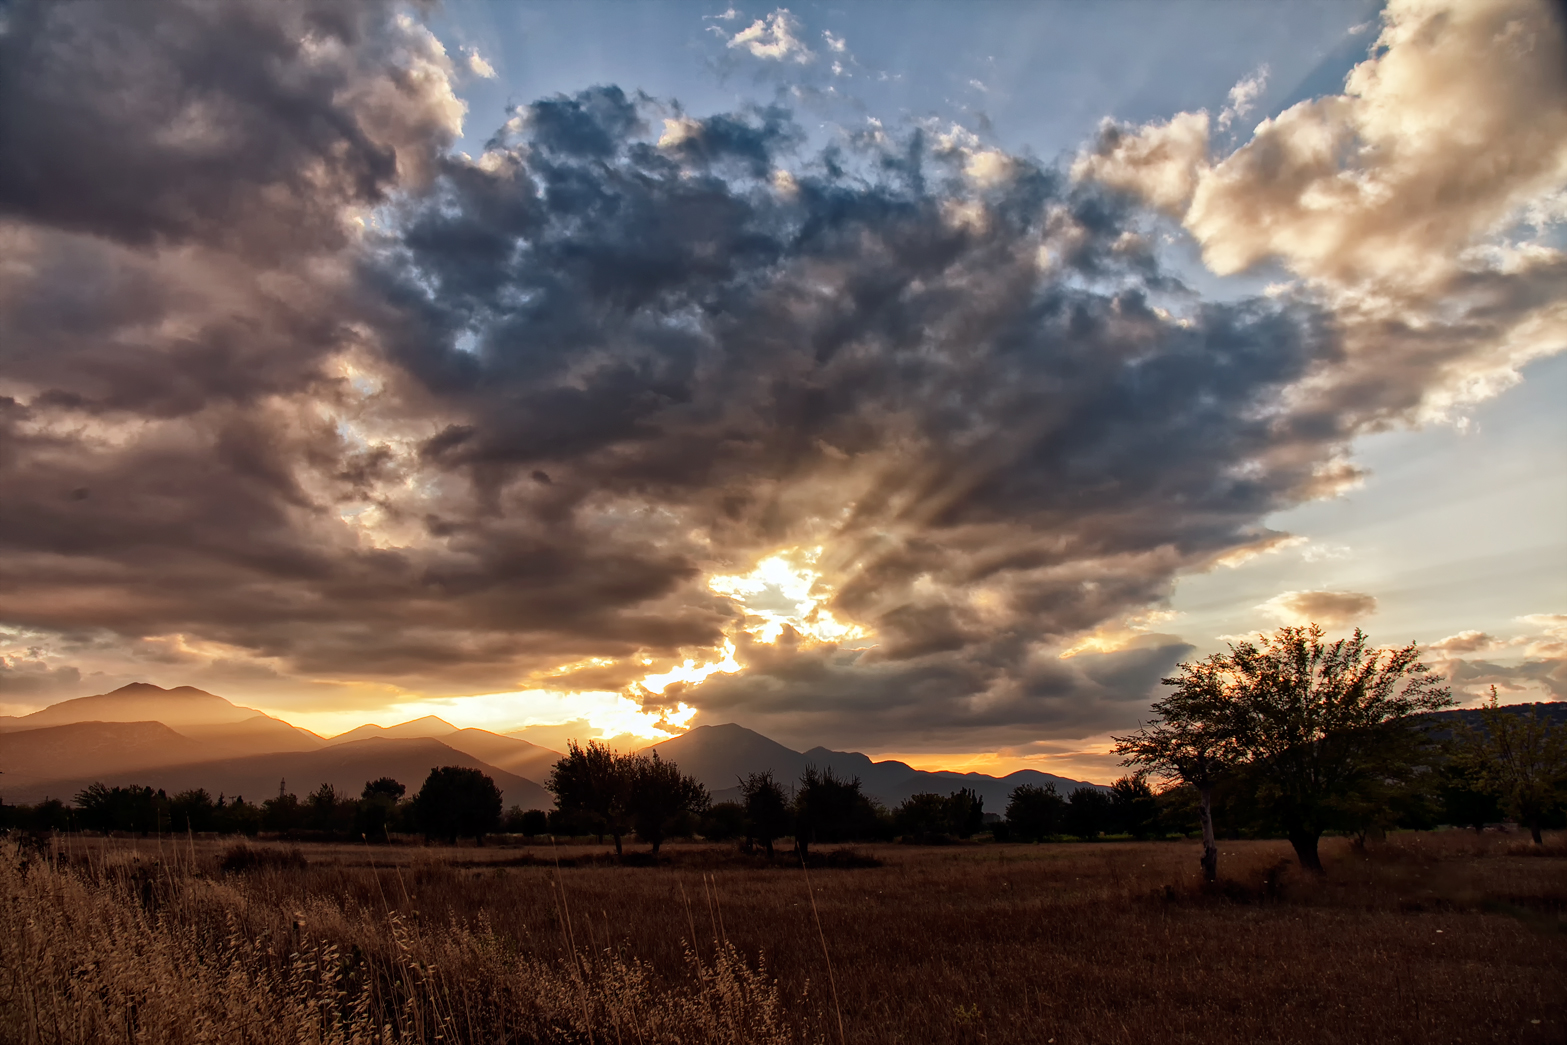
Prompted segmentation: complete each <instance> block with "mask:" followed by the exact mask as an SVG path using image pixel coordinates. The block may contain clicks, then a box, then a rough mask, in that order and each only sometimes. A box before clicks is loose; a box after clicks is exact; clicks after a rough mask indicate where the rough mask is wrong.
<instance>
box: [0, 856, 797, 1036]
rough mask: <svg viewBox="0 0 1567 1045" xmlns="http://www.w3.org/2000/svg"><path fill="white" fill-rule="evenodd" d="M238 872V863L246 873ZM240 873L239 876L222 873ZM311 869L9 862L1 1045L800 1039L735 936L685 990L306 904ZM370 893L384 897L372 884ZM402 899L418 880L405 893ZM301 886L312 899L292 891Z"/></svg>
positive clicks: (384, 912) (385, 916) (624, 963)
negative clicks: (3, 1044)
mask: <svg viewBox="0 0 1567 1045" xmlns="http://www.w3.org/2000/svg"><path fill="white" fill-rule="evenodd" d="M236 856H237V857H238V858H237V859H236ZM224 864H227V865H228V866H229V867H231V868H235V867H237V868H239V869H240V873H230V874H224V873H221V871H219V873H213V872H214V870H215V869H218V868H221V867H222V866H223V865H224ZM303 865H304V861H303V860H301V859H298V858H297V857H295V856H294V855H293V854H287V855H285V857H284V858H283V859H267V858H266V856H265V851H263V854H262V855H261V857H260V858H259V859H258V858H256V857H255V855H253V854H252V855H249V856H248V857H247V854H246V853H245V852H244V851H243V850H241V851H240V853H238V854H235V853H233V852H231V853H229V854H226V857H225V858H224V859H222V860H221V861H220V860H218V859H217V858H213V857H209V858H208V859H206V860H202V859H200V858H198V856H197V854H196V852H195V848H194V845H192V846H190V847H189V848H188V849H187V850H186V851H185V852H183V853H182V852H181V850H180V849H179V848H178V847H177V846H174V847H170V848H168V849H167V850H166V851H165V852H164V853H163V854H162V857H161V858H160V857H154V856H152V855H151V854H148V853H146V852H144V851H139V850H137V851H133V850H128V849H110V848H103V847H97V848H94V849H89V850H88V851H87V852H86V853H85V854H84V855H82V856H80V857H79V858H75V859H73V857H72V853H71V852H70V851H69V850H60V849H55V848H53V847H50V848H48V849H41V848H35V849H34V850H33V851H31V852H27V851H25V850H24V849H22V848H20V847H11V848H8V849H7V850H6V852H5V853H4V855H3V856H0V895H3V896H4V898H5V903H4V906H3V915H0V968H3V970H4V972H3V973H0V976H3V983H0V1040H4V1041H6V1042H26V1043H34V1042H38V1043H50V1045H54V1043H99V1042H116V1041H124V1042H136V1043H143V1042H145V1043H154V1042H156V1043H171V1045H172V1043H181V1045H183V1043H192V1045H195V1043H208V1042H211V1043H229V1042H257V1043H278V1042H310V1043H322V1045H350V1043H370V1042H394V1041H395V1042H419V1043H425V1042H459V1041H462V1042H480V1041H483V1042H497V1043H500V1042H592V1041H601V1042H615V1043H617V1045H619V1043H623V1042H638V1043H642V1042H645V1043H649V1045H652V1043H684V1042H713V1043H723V1045H739V1043H750V1042H763V1043H778V1045H783V1043H787V1042H793V1041H795V1040H797V1039H798V1038H799V1037H800V1035H799V1034H798V1033H797V1029H796V1028H793V1027H791V1026H789V1025H788V1024H787V1023H786V1021H785V1020H784V1019H783V1018H782V1012H781V1009H782V1001H781V998H780V995H779V991H778V988H777V986H776V985H775V984H774V983H773V982H771V981H770V979H769V978H768V975H767V972H766V969H765V967H764V966H763V965H762V964H761V962H760V961H758V962H757V963H756V964H755V965H754V966H753V965H752V964H748V963H747V961H746V960H745V958H744V957H743V956H742V955H741V953H740V951H739V950H738V949H736V948H735V947H734V946H733V945H732V944H730V943H728V942H727V941H725V940H724V939H723V938H722V936H721V935H719V936H718V937H715V938H713V939H710V940H708V941H707V944H706V947H705V949H702V948H698V947H697V946H696V945H695V943H694V941H695V940H696V939H697V938H698V934H697V933H696V931H695V922H694V920H693V922H692V934H691V936H689V937H687V938H684V939H682V940H681V941H680V946H681V947H682V948H683V962H682V968H681V973H682V974H683V975H681V976H675V977H662V976H655V975H654V973H653V971H652V970H651V969H650V968H649V967H648V965H647V964H646V963H645V962H642V961H639V960H638V959H636V958H635V957H629V956H627V955H626V954H625V953H624V952H623V951H621V950H618V949H616V948H614V947H613V946H605V947H603V948H602V949H595V948H594V947H593V946H591V945H588V944H584V943H583V942H581V941H578V940H576V939H575V937H576V934H577V933H578V932H580V931H581V930H580V926H574V924H573V921H572V913H571V911H570V910H569V904H568V900H567V896H566V894H565V892H564V891H563V890H560V889H559V883H558V882H557V883H556V886H557V896H558V897H559V899H560V903H559V905H558V908H557V911H556V912H555V913H556V918H557V921H558V925H559V930H560V932H561V934H562V937H563V940H564V941H565V947H564V954H565V956H566V957H565V958H564V959H561V958H559V957H541V956H539V955H536V954H528V953H524V952H522V951H520V950H519V949H518V947H517V945H516V942H515V941H514V940H512V939H510V938H508V937H506V936H504V935H503V934H500V933H497V932H496V931H495V929H494V928H493V927H492V926H491V925H490V924H489V923H488V920H487V919H486V918H485V917H484V916H483V915H482V913H481V915H480V916H479V917H478V918H477V919H475V920H473V921H472V922H466V923H464V922H458V921H455V920H451V919H447V920H441V919H437V918H430V917H426V916H424V914H423V913H422V912H421V911H420V910H419V909H417V908H415V907H412V906H411V896H410V894H408V893H407V892H406V887H405V886H404V887H403V888H402V890H401V892H402V895H401V896H400V897H398V900H399V902H398V903H396V904H394V903H393V902H392V901H391V900H390V899H387V900H385V901H384V902H382V903H380V904H366V903H363V902H361V901H359V900H355V899H353V898H345V897H342V896H334V895H331V894H330V893H326V892H322V891H320V890H319V889H316V888H312V887H311V886H312V885H319V884H321V883H319V882H315V883H312V882H311V881H310V880H309V875H308V872H305V871H303V869H302V868H303ZM371 876H372V877H373V878H374V879H375V882H376V887H377V888H378V889H379V888H383V887H384V886H385V885H387V884H389V883H386V882H383V881H382V878H383V877H384V876H383V875H381V874H379V873H376V872H374V871H372V872H371ZM391 877H392V878H393V879H394V881H395V882H397V883H398V884H399V885H400V886H401V885H402V883H403V880H404V878H405V876H404V875H403V873H402V871H401V869H398V870H397V871H396V872H394V874H393V875H392V876H391ZM295 885H303V886H304V888H302V889H296V888H293V886H295Z"/></svg>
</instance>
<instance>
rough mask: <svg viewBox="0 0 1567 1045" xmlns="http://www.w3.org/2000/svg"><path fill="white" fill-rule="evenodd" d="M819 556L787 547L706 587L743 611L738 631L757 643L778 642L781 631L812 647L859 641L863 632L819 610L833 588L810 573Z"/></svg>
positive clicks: (813, 551) (712, 579)
mask: <svg viewBox="0 0 1567 1045" xmlns="http://www.w3.org/2000/svg"><path fill="white" fill-rule="evenodd" d="M821 553H822V549H821V548H819V547H817V548H810V549H803V548H791V549H788V550H787V551H781V552H778V553H777V554H774V555H770V556H768V557H767V558H765V559H763V560H761V561H760V562H758V563H757V564H756V566H755V567H754V568H753V569H752V570H751V571H750V572H749V573H741V574H720V575H718V576H715V577H709V578H708V581H707V586H708V587H709V588H710V589H712V590H713V591H714V592H717V593H718V594H719V595H727V596H729V597H730V598H731V599H734V600H735V601H736V602H738V603H740V604H741V605H742V606H743V607H744V608H745V611H746V624H745V626H744V629H743V630H744V631H746V632H747V633H748V634H750V635H751V636H753V637H754V638H756V639H758V640H760V641H762V642H766V643H773V642H777V641H778V637H779V636H780V635H782V634H783V629H784V627H785V626H788V627H790V628H793V629H794V630H795V631H796V632H798V633H799V634H800V635H801V636H803V637H805V638H807V639H809V640H813V641H815V642H843V641H844V640H853V639H859V638H864V637H865V636H867V635H868V634H870V633H869V631H868V630H867V629H865V628H863V627H860V626H859V625H857V624H847V623H844V622H842V621H840V620H838V619H837V618H836V617H834V616H833V614H832V611H831V610H829V609H827V608H825V607H824V606H823V605H822V604H823V603H824V602H826V601H827V599H828V598H830V597H831V595H832V587H831V586H830V585H828V584H826V583H825V582H823V581H822V579H821V574H820V573H819V572H817V570H816V569H815V567H816V562H817V559H818V558H819V557H820V556H821ZM753 618H754V622H753Z"/></svg>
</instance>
